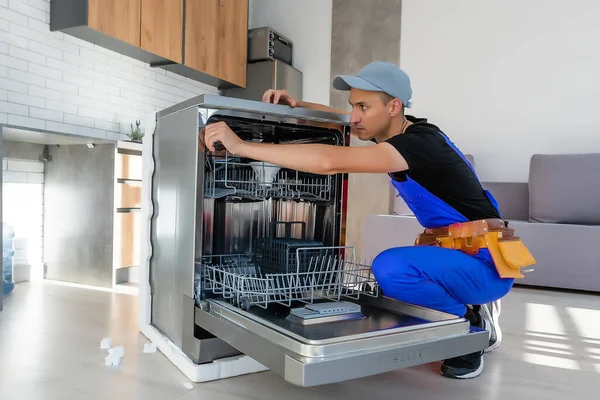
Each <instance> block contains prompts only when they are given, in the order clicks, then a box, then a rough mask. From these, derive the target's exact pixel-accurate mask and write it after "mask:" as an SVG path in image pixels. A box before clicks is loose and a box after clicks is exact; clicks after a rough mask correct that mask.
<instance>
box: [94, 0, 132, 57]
mask: <svg viewBox="0 0 600 400" xmlns="http://www.w3.org/2000/svg"><path fill="white" fill-rule="evenodd" d="M140 11H141V0H89V2H88V24H89V26H90V28H91V29H94V30H96V31H99V32H102V33H105V34H107V35H108V36H111V37H114V38H115V39H119V40H122V41H124V42H125V43H129V44H131V45H133V46H139V45H140V23H141V19H140V15H141V14H140Z"/></svg>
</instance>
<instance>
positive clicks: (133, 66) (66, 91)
mask: <svg viewBox="0 0 600 400" xmlns="http://www.w3.org/2000/svg"><path fill="white" fill-rule="evenodd" d="M49 13H50V3H49V1H48V0H0V124H6V123H8V124H11V125H19V126H24V127H31V128H38V129H47V130H51V131H58V132H64V133H71V134H78V135H83V136H90V137H96V138H107V139H112V140H115V139H124V138H125V137H124V136H123V134H126V133H128V132H130V124H131V123H133V122H134V121H135V120H136V119H141V120H142V121H143V117H144V116H145V115H147V113H148V112H151V111H156V110H160V109H163V108H165V107H168V106H171V105H173V104H175V103H178V102H180V101H184V100H186V99H189V98H191V97H194V96H197V95H199V94H203V93H218V91H217V90H216V88H214V87H212V86H208V85H205V84H202V83H199V82H197V81H193V80H190V79H187V78H184V77H181V76H179V75H176V74H173V73H171V72H166V71H164V70H162V69H155V68H150V67H149V66H148V65H147V64H144V63H142V62H139V61H137V60H134V59H131V58H129V57H126V56H122V55H120V54H117V53H115V52H112V51H109V50H106V49H104V48H102V47H99V46H96V45H94V44H91V43H88V42H84V41H82V40H79V39H76V38H74V37H72V36H69V35H65V34H63V33H60V32H50V29H49V25H48V23H49V21H50V16H49Z"/></svg>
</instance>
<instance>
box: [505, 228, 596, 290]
mask: <svg viewBox="0 0 600 400" xmlns="http://www.w3.org/2000/svg"><path fill="white" fill-rule="evenodd" d="M510 226H511V227H512V228H514V229H515V235H517V236H519V237H521V239H522V240H523V243H524V244H525V246H527V248H528V249H529V251H530V252H531V254H532V255H533V257H534V258H535V259H536V264H535V265H534V266H533V268H535V271H532V272H530V273H528V274H526V275H525V279H518V280H517V281H516V283H519V284H524V285H534V286H545V287H554V288H562V289H574V290H586V291H596V292H598V291H600V265H599V264H598V260H600V246H598V243H600V226H588V225H571V224H550V223H536V222H525V221H513V222H511V224H510Z"/></svg>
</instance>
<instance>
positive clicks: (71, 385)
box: [0, 283, 600, 400]
mask: <svg viewBox="0 0 600 400" xmlns="http://www.w3.org/2000/svg"><path fill="white" fill-rule="evenodd" d="M136 306H137V298H136V297H134V296H129V295H124V294H112V293H107V292H102V291H94V290H88V289H78V288H72V287H64V286H57V285H55V284H51V283H37V284H30V283H26V284H19V285H17V288H16V289H15V292H14V293H13V294H12V295H11V296H10V297H9V298H7V299H6V301H5V310H4V311H3V312H1V313H0V399H2V400H13V399H14V400H21V399H36V400H44V399H53V400H54V399H81V400H89V399H110V400H121V399H143V400H155V399H156V400H173V399H180V400H193V399H220V400H233V399H261V400H262V399H265V400H268V399H273V400H275V399H286V400H287V399H289V400H295V399H336V400H340V399H343V400H352V399H361V400H364V399H380V398H386V399H406V400H409V399H449V400H453V399H456V400H458V399H461V400H463V399H464V400H480V399H492V400H493V399H498V400H500V399H502V400H506V399H510V400H516V399H529V398H531V397H533V396H534V395H535V396H538V397H540V398H543V399H545V400H550V399H560V400H564V399H567V398H568V399H569V400H574V399H592V398H597V397H598V393H599V392H600V296H591V295H581V294H571V293H556V292H547V291H536V290H528V289H515V290H513V292H512V293H511V294H510V295H509V296H508V297H507V298H506V299H505V300H504V301H503V310H502V317H501V323H502V327H503V331H504V335H505V339H504V343H503V346H502V347H501V348H500V349H499V350H498V352H497V353H493V354H491V355H488V356H486V358H485V362H486V369H485V371H484V374H483V375H481V376H480V377H479V378H477V379H473V380H469V381H455V380H449V379H446V378H443V377H442V376H440V375H439V372H438V368H439V366H438V365H437V364H431V365H425V366H421V367H417V368H412V369H406V370H400V371H397V372H394V373H388V374H384V375H379V376H375V377H369V378H364V379H359V380H354V381H349V382H344V383H340V384H335V385H328V386H323V387H318V388H310V389H302V388H297V387H293V386H291V385H288V384H286V383H285V382H284V381H283V380H282V379H280V378H279V377H278V376H277V375H275V374H273V373H271V372H266V373H260V374H254V375H247V376H242V377H238V378H233V379H228V380H223V381H217V382H210V383H204V384H198V385H194V389H192V390H190V389H186V388H185V387H184V386H183V383H184V382H187V379H186V378H185V376H183V375H182V374H181V373H180V372H179V370H177V369H176V368H175V367H174V366H173V365H172V364H170V363H169V361H168V360H167V359H166V358H165V357H164V356H162V354H160V353H154V354H144V353H143V352H142V348H143V345H144V343H145V342H146V340H145V338H144V337H143V336H142V335H141V334H140V333H139V332H138V331H137V328H136V321H137V315H136ZM109 336H110V337H112V338H113V343H114V344H115V345H119V344H122V345H123V346H124V347H125V359H124V361H123V364H122V365H121V366H119V367H106V366H105V365H104V356H105V355H106V352H105V351H102V350H100V348H99V343H100V340H101V339H102V338H103V337H109Z"/></svg>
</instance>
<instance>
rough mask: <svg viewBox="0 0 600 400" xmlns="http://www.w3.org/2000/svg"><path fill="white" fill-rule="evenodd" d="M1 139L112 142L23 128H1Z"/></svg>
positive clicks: (49, 143)
mask: <svg viewBox="0 0 600 400" xmlns="http://www.w3.org/2000/svg"><path fill="white" fill-rule="evenodd" d="M2 136H3V140H9V141H13V142H26V143H37V144H48V145H51V144H61V145H69V144H87V143H113V142H110V141H108V140H102V139H94V138H89V137H82V136H75V135H58V134H54V133H47V132H36V131H29V130H24V129H15V128H2Z"/></svg>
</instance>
